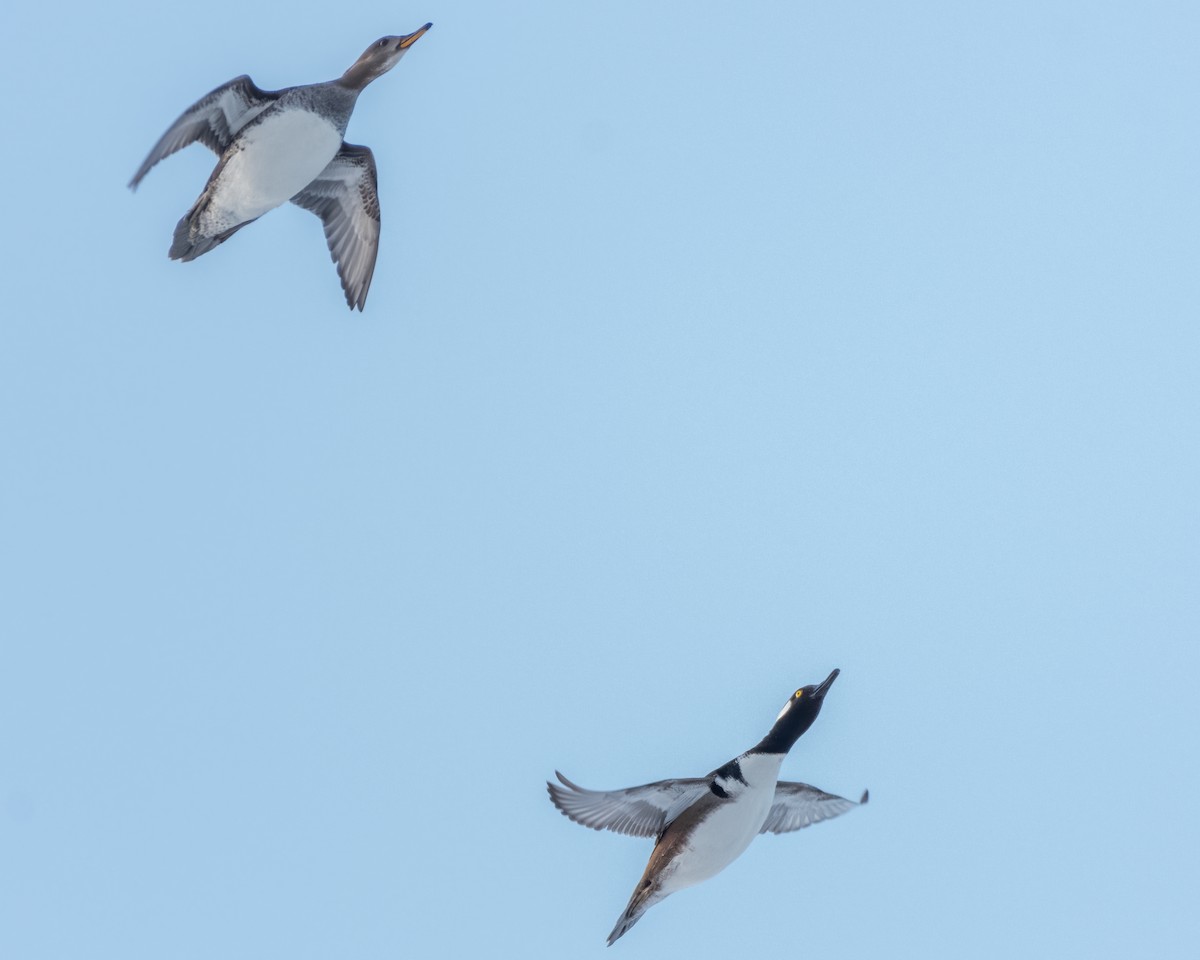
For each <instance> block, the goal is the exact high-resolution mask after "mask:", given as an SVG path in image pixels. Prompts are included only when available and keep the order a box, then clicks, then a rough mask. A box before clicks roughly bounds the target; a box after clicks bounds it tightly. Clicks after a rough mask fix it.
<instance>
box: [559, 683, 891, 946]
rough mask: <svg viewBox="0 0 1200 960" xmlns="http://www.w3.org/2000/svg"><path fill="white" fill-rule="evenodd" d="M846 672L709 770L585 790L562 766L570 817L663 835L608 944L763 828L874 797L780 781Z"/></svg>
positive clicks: (792, 703)
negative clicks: (782, 771) (618, 787)
mask: <svg viewBox="0 0 1200 960" xmlns="http://www.w3.org/2000/svg"><path fill="white" fill-rule="evenodd" d="M839 672H840V671H838V670H834V671H833V673H831V674H830V675H829V676H828V677H826V678H825V680H824V682H822V683H820V684H816V685H810V686H806V687H801V688H800V689H799V690H797V691H796V692H795V693H793V694H792V696H791V697H790V698H789V699H788V702H787V703H785V704H784V705H783V710H781V711H780V713H779V716H778V717H777V718H776V719H775V724H774V726H772V727H771V729H770V732H768V733H767V735H766V736H765V737H763V738H762V740H760V741H759V742H758V744H756V745H755V746H753V747H751V748H750V749H749V750H747V751H746V752H745V753H743V754H740V755H739V756H737V757H735V758H734V759H732V760H730V761H729V762H728V763H726V764H724V765H723V766H720V767H718V768H717V769H716V770H714V771H713V772H712V773H710V774H709V775H708V776H706V777H697V778H693V779H685V780H659V781H657V782H655V783H647V784H644V785H643V786H640V787H629V788H628V789H626V790H585V789H584V788H583V787H580V786H577V785H576V784H574V783H572V782H571V781H570V780H568V779H567V778H566V777H564V776H563V775H562V774H561V773H558V772H557V771H555V775H556V776H557V777H558V779H559V783H547V784H546V788H547V789H548V790H549V791H550V800H551V801H552V802H553V803H554V805H555V806H556V807H558V809H559V810H560V811H561V812H562V813H563V814H564V815H565V816H567V817H569V818H570V819H572V820H574V821H575V822H576V823H579V824H582V825H583V826H585V827H591V828H592V829H593V830H612V831H613V832H614V833H624V834H628V835H630V836H634V837H655V838H656V840H655V844H654V850H653V852H652V853H651V854H650V862H649V863H647V864H646V872H645V873H643V874H642V879H641V880H639V881H638V884H637V886H636V887H635V888H634V891H633V896H632V897H630V899H629V905H628V906H627V907H626V908H625V912H624V913H622V914H621V916H620V919H618V920H617V924H616V926H615V927H613V929H612V933H610V934H609V935H608V945H609V946H612V945H613V944H614V943H615V942H616V941H617V940H619V939H620V938H621V937H622V936H624V935H625V934H626V933H627V932H628V931H629V928H630V927H632V926H633V925H634V924H635V923H637V922H638V920H640V919H641V916H642V914H644V913H645V912H646V911H647V910H649V909H650V908H651V907H652V906H654V905H655V904H656V903H658V902H659V901H661V900H664V899H665V898H666V897H668V896H670V895H671V894H672V893H675V892H676V891H677V890H683V889H684V888H685V887H691V886H694V885H696V884H697V883H700V882H701V881H703V880H707V879H708V878H709V877H712V876H715V875H716V874H718V873H720V872H721V871H722V870H724V869H725V868H726V867H727V866H729V864H731V863H733V861H734V860H736V859H737V858H738V857H739V856H741V855H742V853H743V851H745V849H746V848H747V847H748V846H750V841H751V840H753V839H754V838H755V837H756V836H757V835H758V834H760V833H789V832H791V831H793V830H799V829H801V828H803V827H807V826H808V825H809V824H811V823H820V822H821V821H822V820H828V819H830V818H831V817H836V816H838V815H840V814H843V813H845V812H846V811H847V810H850V809H852V808H854V807H856V806H858V805H859V804H863V803H866V802H867V798H868V794H867V791H865V790H864V791H863V795H862V797H861V799H859V801H858V803H855V802H854V801H853V800H847V799H845V798H844V797H838V796H834V795H833V794H831V793H826V792H825V791H823V790H818V789H817V788H816V787H810V786H809V785H808V784H807V783H794V782H791V781H786V780H779V768H780V766H781V765H782V764H783V758H784V757H785V756H787V753H788V751H789V750H791V748H792V746H793V745H794V744H795V742H796V741H797V740H798V739H800V736H801V735H802V734H803V733H804V731H806V730H807V729H808V728H809V727H811V726H812V724H813V721H814V720H816V719H817V714H819V713H820V712H821V704H822V702H823V701H824V699H825V694H826V693H828V692H829V688H830V687H831V686H832V685H833V681H834V680H835V679H837V675H838V673H839Z"/></svg>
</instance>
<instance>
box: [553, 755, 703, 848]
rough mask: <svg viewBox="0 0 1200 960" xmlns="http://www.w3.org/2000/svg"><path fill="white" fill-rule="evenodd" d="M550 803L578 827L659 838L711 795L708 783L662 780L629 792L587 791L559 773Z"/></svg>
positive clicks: (626, 790)
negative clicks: (697, 803)
mask: <svg viewBox="0 0 1200 960" xmlns="http://www.w3.org/2000/svg"><path fill="white" fill-rule="evenodd" d="M554 775H555V776H556V777H558V779H559V781H560V783H561V786H560V785H559V784H558V783H547V784H546V789H547V790H548V791H549V792H550V800H551V801H552V802H553V803H554V805H555V806H556V807H558V809H559V811H560V812H562V814H563V815H564V816H566V817H569V818H570V819H571V820H574V821H575V822H576V823H579V824H582V825H583V826H585V827H591V828H592V829H593V830H611V831H613V832H614V833H624V834H627V835H628V836H631V837H657V836H658V835H659V834H660V833H662V831H663V830H664V829H665V828H666V826H667V824H669V823H670V822H671V821H672V820H674V819H675V817H677V816H678V815H679V814H680V812H682V811H683V810H685V809H686V808H687V807H689V806H691V804H692V803H693V802H695V800H696V799H698V798H699V797H701V796H703V795H704V794H705V793H706V792H707V791H708V780H706V779H685V780H659V781H657V782H655V783H647V784H643V785H642V786H640V787H629V788H627V789H625V790H587V789H585V788H584V787H581V786H579V785H578V784H575V783H572V782H571V781H570V780H568V779H567V778H566V777H564V776H563V775H562V774H561V773H559V772H558V771H557V770H556V771H554Z"/></svg>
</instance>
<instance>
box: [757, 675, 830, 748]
mask: <svg viewBox="0 0 1200 960" xmlns="http://www.w3.org/2000/svg"><path fill="white" fill-rule="evenodd" d="M839 673H841V671H840V670H834V671H833V673H831V674H830V675H829V676H827V677H826V678H825V679H824V680H823V681H821V682H820V683H818V684H809V685H808V686H807V687H801V688H800V689H799V690H797V691H796V692H795V693H793V694H792V695H791V697H789V698H788V702H787V703H785V704H784V705H783V709H782V710H780V711H779V716H778V717H776V718H775V726H773V727H771V732H770V733H768V734H767V735H766V736H765V737H763V738H762V741H761V742H760V743H759V744H758V746H757V747H755V748H754V749H755V750H757V751H759V752H760V753H787V752H788V751H789V750H791V749H792V746H793V745H794V744H795V743H796V741H797V740H799V739H800V737H801V736H802V735H803V734H804V731H805V730H807V729H808V728H809V727H811V726H812V725H813V721H814V720H816V719H817V714H819V713H820V712H821V704H822V703H823V702H824V701H825V694H827V693H828V692H829V688H830V687H832V686H833V681H834V680H836V679H837V676H838V674H839Z"/></svg>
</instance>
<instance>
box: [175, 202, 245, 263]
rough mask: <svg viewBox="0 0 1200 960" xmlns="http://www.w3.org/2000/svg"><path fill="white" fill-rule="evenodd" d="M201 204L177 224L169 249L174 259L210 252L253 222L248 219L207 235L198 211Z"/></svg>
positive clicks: (191, 257) (188, 257) (185, 259)
mask: <svg viewBox="0 0 1200 960" xmlns="http://www.w3.org/2000/svg"><path fill="white" fill-rule="evenodd" d="M198 210H199V205H198V204H197V206H196V207H193V208H192V209H191V210H189V211H188V212H187V214H186V215H185V216H184V217H183V219H181V220H180V221H179V223H177V224H176V225H175V235H174V236H173V237H172V238H171V249H170V250H168V251H167V256H168V257H170V258H171V259H172V260H182V261H184V262H185V263H186V262H187V261H189V260H195V259H196V258H197V257H199V256H201V255H202V254H205V253H208V251H209V250H211V249H212V248H213V247H217V246H220V245H221V244H222V243H224V242H225V241H226V240H228V239H229V238H230V237H232V236H233V235H234V234H235V233H237V232H238V231H239V230H241V229H242V227H244V226H245V225H246V223H253V222H254V221H253V220H247V221H246V223H239V224H238V225H237V226H235V227H230V228H229V229H228V230H222V231H221V232H220V233H217V234H213V235H212V236H205V235H204V234H203V233H202V232H201V228H200V223H199V217H198V216H197V212H198Z"/></svg>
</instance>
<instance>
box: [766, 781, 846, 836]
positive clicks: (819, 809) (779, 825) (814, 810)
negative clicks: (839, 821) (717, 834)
mask: <svg viewBox="0 0 1200 960" xmlns="http://www.w3.org/2000/svg"><path fill="white" fill-rule="evenodd" d="M868 797H869V794H868V791H866V790H864V791H863V795H862V798H861V799H860V800H859V801H858V803H855V802H854V801H853V800H847V799H846V798H845V797H838V796H835V795H834V794H832V793H826V792H825V791H824V790H818V789H817V788H816V787H810V786H809V785H808V784H807V783H792V782H789V781H787V780H780V781H779V782H778V783H777V784H775V802H774V803H773V804H771V812H770V813H768V814H767V819H766V821H765V822H764V823H763V825H762V829H761V830H759V831H758V832H759V833H790V832H791V831H793V830H800V829H803V828H804V827H807V826H808V825H809V824H812V823H820V822H821V821H822V820H829V819H831V818H832V817H837V816H841V815H842V814H843V813H845V812H846V811H847V810H852V809H854V808H855V807H857V806H859V805H860V804H863V803H866V802H867V799H868Z"/></svg>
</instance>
